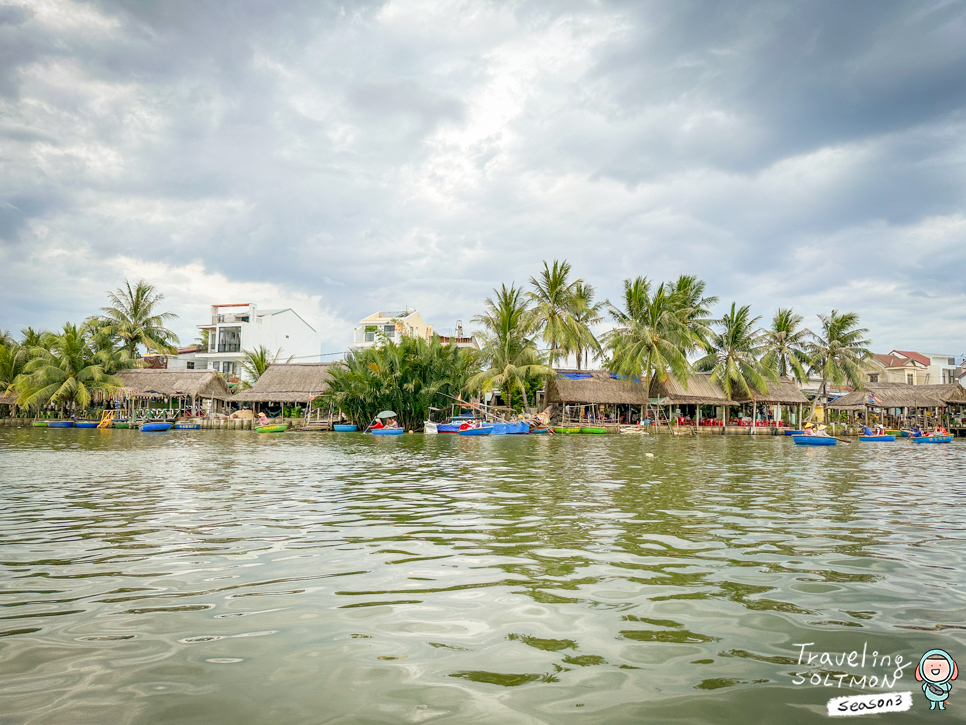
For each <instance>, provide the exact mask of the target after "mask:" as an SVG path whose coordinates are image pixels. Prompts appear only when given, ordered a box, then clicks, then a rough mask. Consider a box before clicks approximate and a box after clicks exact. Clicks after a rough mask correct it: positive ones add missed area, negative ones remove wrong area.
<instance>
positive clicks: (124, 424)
mask: <svg viewBox="0 0 966 725" xmlns="http://www.w3.org/2000/svg"><path fill="white" fill-rule="evenodd" d="M114 427H115V428H130V427H131V424H130V422H128V421H126V420H115V421H114Z"/></svg>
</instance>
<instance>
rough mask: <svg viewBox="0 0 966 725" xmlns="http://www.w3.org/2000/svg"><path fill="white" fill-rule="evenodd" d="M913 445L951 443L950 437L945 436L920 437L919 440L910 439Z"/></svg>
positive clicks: (951, 438)
mask: <svg viewBox="0 0 966 725" xmlns="http://www.w3.org/2000/svg"><path fill="white" fill-rule="evenodd" d="M909 440H911V441H912V442H913V443H952V442H953V437H952V436H951V435H945V436H922V437H921V438H910V439H909Z"/></svg>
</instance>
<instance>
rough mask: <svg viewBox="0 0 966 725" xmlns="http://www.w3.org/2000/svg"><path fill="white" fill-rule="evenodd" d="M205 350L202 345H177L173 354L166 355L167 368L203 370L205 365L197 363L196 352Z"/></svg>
mask: <svg viewBox="0 0 966 725" xmlns="http://www.w3.org/2000/svg"><path fill="white" fill-rule="evenodd" d="M199 352H201V353H204V352H207V350H206V349H205V347H204V346H203V345H200V344H198V345H187V346H185V347H179V348H178V352H177V354H175V355H168V370H203V369H204V368H206V367H207V366H206V365H203V364H201V365H199V360H198V353H199Z"/></svg>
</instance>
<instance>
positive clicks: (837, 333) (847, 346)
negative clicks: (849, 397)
mask: <svg viewBox="0 0 966 725" xmlns="http://www.w3.org/2000/svg"><path fill="white" fill-rule="evenodd" d="M818 318H819V319H820V320H821V321H822V329H821V332H820V333H819V334H816V333H814V332H813V333H809V340H808V343H807V350H806V351H807V353H808V356H809V357H810V358H811V362H812V371H813V372H814V373H815V374H816V375H819V376H821V378H822V385H821V387H820V388H819V391H818V394H817V395H816V396H815V400H814V401H813V402H812V410H811V411H810V412H809V419H810V420H811V419H812V418H813V417H814V416H815V408H816V407H817V406H818V403H819V400H820V399H821V400H822V401H826V400H827V398H828V384H829V383H833V384H835V385H843V384H845V383H848V384H849V385H850V386H852V387H853V388H855V389H856V390H863V389H864V388H865V386H864V385H863V381H862V378H863V377H864V376H863V373H862V367H861V366H862V363H863V362H864V361H865V360H868V359H869V358H870V357H871V356H872V353H871V352H870V351H869V349H868V347H867V345H869V343H870V341H869V340H867V339H866V338H865V337H864V335H865V334H866V333H867V332H868V330H867V329H866V328H864V327H859V326H858V325H859V316H858V314H856V313H855V312H842V313H839V312H838V310H832V312H831V313H830V314H828V315H819V316H818Z"/></svg>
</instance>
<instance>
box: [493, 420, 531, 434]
mask: <svg viewBox="0 0 966 725" xmlns="http://www.w3.org/2000/svg"><path fill="white" fill-rule="evenodd" d="M490 428H491V430H490V435H494V436H505V435H527V434H528V433H530V424H529V423H527V422H526V421H523V420H517V421H513V422H512V423H493V424H492V425H490Z"/></svg>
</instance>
